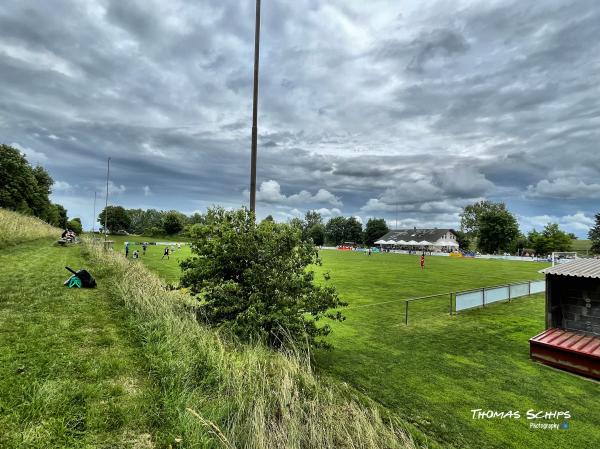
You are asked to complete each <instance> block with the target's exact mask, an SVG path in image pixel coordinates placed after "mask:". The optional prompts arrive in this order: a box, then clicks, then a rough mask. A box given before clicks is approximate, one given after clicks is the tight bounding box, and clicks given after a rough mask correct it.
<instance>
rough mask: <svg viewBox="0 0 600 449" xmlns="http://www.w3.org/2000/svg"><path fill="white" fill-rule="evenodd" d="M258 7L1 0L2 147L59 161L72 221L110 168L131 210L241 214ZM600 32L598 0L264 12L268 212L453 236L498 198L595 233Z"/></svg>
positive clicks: (60, 189)
mask: <svg viewBox="0 0 600 449" xmlns="http://www.w3.org/2000/svg"><path fill="white" fill-rule="evenodd" d="M253 15H254V3H253V2H252V1H250V0H248V1H237V0H221V1H207V2H193V1H187V0H177V1H171V2H160V1H158V0H154V1H143V2H142V1H139V0H136V1H127V2H123V1H117V0H114V1H109V0H97V1H90V2H78V1H74V0H56V1H53V2H39V1H33V0H25V1H20V2H4V3H3V4H2V5H0V140H1V141H3V142H6V143H9V144H15V145H18V146H19V148H21V149H22V151H24V152H26V153H27V152H28V153H29V154H30V155H31V159H32V160H35V161H39V162H40V163H43V164H44V165H45V166H46V167H48V169H49V170H50V172H51V174H52V176H53V177H54V178H55V179H56V180H57V181H58V182H57V184H56V185H55V198H56V199H57V201H64V202H65V204H66V206H67V207H69V209H70V210H71V213H72V215H82V216H83V217H89V216H90V215H91V212H90V211H89V210H88V209H91V208H90V205H91V200H90V199H91V198H93V192H94V190H98V189H99V187H101V186H102V183H103V176H104V170H105V165H106V158H107V157H111V158H112V161H113V167H112V169H111V171H112V173H113V183H114V187H113V189H114V192H115V193H114V200H115V202H119V203H121V204H123V205H125V206H128V207H137V206H140V207H141V206H144V207H159V208H178V209H181V210H184V211H187V212H191V211H193V210H195V209H202V208H204V207H206V206H208V205H211V204H215V203H220V204H223V205H225V206H230V207H235V206H238V205H240V204H243V203H245V202H246V201H247V199H246V196H245V195H246V193H245V191H246V190H247V186H248V168H249V138H250V127H249V124H250V119H251V95H252V58H253V53H252V52H253ZM598 23H600V6H598V4H597V3H596V2H595V1H591V0H589V1H587V0H575V1H569V2H538V3H530V2H516V1H503V2H502V1H501V2H493V3H490V2H469V1H464V2H447V1H441V2H425V3H423V2H416V1H415V2H392V1H386V0H374V1H372V2H369V4H368V5H366V4H364V3H363V2H355V3H353V2H346V1H342V0H336V1H332V2H319V1H316V0H302V1H297V2H286V1H283V0H277V1H275V0H274V1H270V2H267V3H264V4H263V20H262V33H263V34H262V42H261V44H262V47H261V84H260V104H259V112H260V115H259V132H260V138H259V180H258V183H259V186H264V188H262V189H261V195H259V201H260V202H259V212H260V214H261V215H266V214H268V213H273V214H275V215H276V217H277V218H278V219H286V218H289V217H292V216H295V215H298V214H301V213H302V212H303V211H304V210H306V209H308V208H317V209H319V210H321V212H322V213H323V214H324V215H325V216H328V217H329V216H333V215H336V214H340V213H345V214H352V215H361V216H362V217H363V218H366V217H368V216H377V215H379V216H384V217H386V218H388V219H391V220H393V221H395V220H396V215H398V225H407V226H408V225H439V226H442V225H444V226H456V225H457V216H458V212H459V211H460V208H461V207H462V206H464V205H465V204H468V202H470V201H475V200H477V199H480V198H484V197H486V198H491V199H494V200H502V201H506V202H507V203H508V204H509V207H511V208H513V210H514V211H515V212H516V213H517V214H518V215H519V217H520V219H521V221H522V223H523V224H524V226H525V227H528V226H529V227H531V226H534V225H535V226H538V227H539V222H540V221H543V220H544V219H546V218H547V219H553V220H555V221H559V222H560V223H561V225H564V226H566V227H569V226H570V230H573V231H576V232H579V233H582V232H583V227H585V226H586V223H588V221H589V220H588V218H589V217H590V216H591V214H592V213H594V212H596V210H595V209H594V208H595V207H596V208H597V205H596V204H595V203H594V199H595V198H596V197H597V195H598V194H599V192H600V191H599V190H598V189H599V188H600V187H599V186H598V179H600V177H599V176H598V175H599V174H600V158H599V157H598V154H599V152H600V151H599V148H598V141H599V137H600V136H599V131H598V130H599V129H600V126H599V125H600V118H599V117H600V100H599V98H600V79H599V76H600V75H599V74H600V56H599V55H600V42H599V41H598V39H597V31H598ZM565 200H568V201H565ZM586 217H587V218H586ZM586 220H587V221H586ZM87 221H89V218H84V222H87ZM569 223H571V225H570V224H569ZM87 224H88V225H89V224H90V223H87Z"/></svg>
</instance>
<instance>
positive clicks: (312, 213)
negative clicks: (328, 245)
mask: <svg viewBox="0 0 600 449" xmlns="http://www.w3.org/2000/svg"><path fill="white" fill-rule="evenodd" d="M322 222H323V220H322V217H321V214H320V213H318V212H317V211H316V210H309V211H307V212H306V214H304V226H305V227H306V229H310V228H312V227H313V226H316V225H320V224H321V223H322Z"/></svg>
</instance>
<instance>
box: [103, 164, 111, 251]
mask: <svg viewBox="0 0 600 449" xmlns="http://www.w3.org/2000/svg"><path fill="white" fill-rule="evenodd" d="M109 176H110V158H108V162H107V165H106V202H105V204H104V241H105V242H106V237H107V234H108V228H107V222H108V178H109Z"/></svg>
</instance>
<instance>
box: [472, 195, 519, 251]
mask: <svg viewBox="0 0 600 449" xmlns="http://www.w3.org/2000/svg"><path fill="white" fill-rule="evenodd" d="M460 217H461V219H460V228H461V231H463V232H466V233H467V235H468V236H469V237H470V238H473V239H477V247H478V249H479V250H480V251H482V252H485V253H495V252H498V251H507V250H509V249H510V248H511V245H514V244H513V240H514V239H516V238H517V237H518V236H519V233H520V231H519V224H518V222H517V219H516V218H515V216H514V215H513V214H512V213H510V212H509V210H508V209H507V208H506V205H505V204H504V203H494V202H492V201H480V202H478V203H475V204H471V205H469V206H465V208H464V209H463V212H462V214H461V216H460Z"/></svg>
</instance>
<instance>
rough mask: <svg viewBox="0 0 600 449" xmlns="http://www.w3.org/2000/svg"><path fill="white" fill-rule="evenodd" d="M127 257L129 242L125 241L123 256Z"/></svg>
mask: <svg viewBox="0 0 600 449" xmlns="http://www.w3.org/2000/svg"><path fill="white" fill-rule="evenodd" d="M127 257H129V242H125V258H127Z"/></svg>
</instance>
